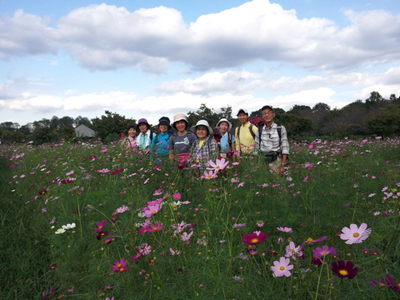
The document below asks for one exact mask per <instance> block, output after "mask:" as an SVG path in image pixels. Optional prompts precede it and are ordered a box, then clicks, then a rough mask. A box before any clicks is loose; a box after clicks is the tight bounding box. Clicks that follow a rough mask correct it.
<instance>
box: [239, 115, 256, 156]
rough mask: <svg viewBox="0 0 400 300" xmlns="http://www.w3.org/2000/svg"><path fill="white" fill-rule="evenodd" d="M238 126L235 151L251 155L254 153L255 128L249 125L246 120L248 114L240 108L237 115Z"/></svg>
mask: <svg viewBox="0 0 400 300" xmlns="http://www.w3.org/2000/svg"><path fill="white" fill-rule="evenodd" d="M237 116H238V118H239V121H240V123H241V125H240V126H238V127H236V130H235V138H236V151H238V152H239V154H240V155H242V154H251V153H253V151H254V139H255V136H256V135H257V133H258V129H257V126H255V125H253V124H251V123H250V122H249V120H248V118H249V113H248V112H247V110H245V109H243V108H241V109H239V112H238V114H237Z"/></svg>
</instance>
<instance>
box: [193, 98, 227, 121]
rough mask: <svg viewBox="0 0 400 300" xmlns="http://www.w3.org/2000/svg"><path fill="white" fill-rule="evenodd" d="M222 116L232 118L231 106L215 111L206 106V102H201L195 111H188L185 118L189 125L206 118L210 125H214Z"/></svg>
mask: <svg viewBox="0 0 400 300" xmlns="http://www.w3.org/2000/svg"><path fill="white" fill-rule="evenodd" d="M222 118H226V119H228V120H231V119H232V107H230V106H227V107H223V108H221V109H220V111H219V112H216V111H215V110H214V109H213V108H208V107H207V106H206V104H204V103H203V104H201V105H200V108H199V109H198V110H196V111H189V112H188V114H187V119H188V122H189V125H190V126H193V125H195V124H196V123H197V122H198V121H199V120H207V121H208V123H209V124H210V126H215V125H216V124H217V123H218V121H219V120H220V119H222Z"/></svg>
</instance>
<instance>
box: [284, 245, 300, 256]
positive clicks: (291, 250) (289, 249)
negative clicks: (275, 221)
mask: <svg viewBox="0 0 400 300" xmlns="http://www.w3.org/2000/svg"><path fill="white" fill-rule="evenodd" d="M285 250H286V254H285V256H286V257H293V259H296V257H295V255H299V252H300V250H301V246H298V247H296V245H295V244H294V243H293V242H290V243H289V245H288V246H286V249H285Z"/></svg>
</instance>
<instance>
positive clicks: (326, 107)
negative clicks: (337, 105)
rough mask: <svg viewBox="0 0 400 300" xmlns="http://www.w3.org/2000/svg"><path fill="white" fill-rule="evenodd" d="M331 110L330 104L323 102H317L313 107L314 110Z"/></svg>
mask: <svg viewBox="0 0 400 300" xmlns="http://www.w3.org/2000/svg"><path fill="white" fill-rule="evenodd" d="M330 110H331V108H330V106H329V105H328V104H326V103H322V102H319V103H317V104H315V105H314V107H313V108H312V111H313V112H315V111H330Z"/></svg>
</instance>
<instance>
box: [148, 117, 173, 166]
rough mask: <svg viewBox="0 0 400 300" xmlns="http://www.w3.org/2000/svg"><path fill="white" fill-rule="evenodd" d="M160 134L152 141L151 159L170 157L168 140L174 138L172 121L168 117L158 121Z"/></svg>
mask: <svg viewBox="0 0 400 300" xmlns="http://www.w3.org/2000/svg"><path fill="white" fill-rule="evenodd" d="M158 130H159V132H158V133H157V134H156V136H155V137H154V138H153V139H152V141H151V146H150V153H151V159H153V158H154V156H156V157H161V156H168V155H169V147H168V140H169V139H170V137H171V136H172V132H171V125H170V120H169V118H168V117H161V118H160V119H159V120H158Z"/></svg>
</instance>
